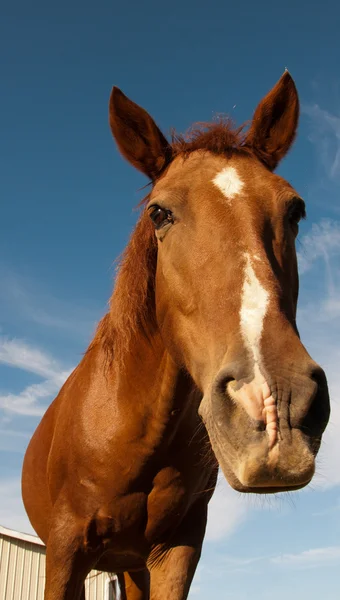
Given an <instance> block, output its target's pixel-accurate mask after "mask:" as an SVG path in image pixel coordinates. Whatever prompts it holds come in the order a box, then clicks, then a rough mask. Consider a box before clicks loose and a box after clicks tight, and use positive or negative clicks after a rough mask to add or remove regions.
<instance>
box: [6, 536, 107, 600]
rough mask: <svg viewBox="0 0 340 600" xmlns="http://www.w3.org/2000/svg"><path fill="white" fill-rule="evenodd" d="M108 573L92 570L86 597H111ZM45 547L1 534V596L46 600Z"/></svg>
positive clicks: (95, 599) (15, 599)
mask: <svg viewBox="0 0 340 600" xmlns="http://www.w3.org/2000/svg"><path fill="white" fill-rule="evenodd" d="M107 580H108V574H107V573H101V572H98V571H91V573H90V574H89V575H88V577H87V579H86V583H85V589H86V600H108V599H109V596H108V594H107V590H106V587H107ZM44 587H45V547H44V546H38V545H37V544H32V543H30V542H26V541H23V540H17V539H15V538H10V537H7V536H3V535H0V600H43V598H44Z"/></svg>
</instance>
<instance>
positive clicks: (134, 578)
mask: <svg viewBox="0 0 340 600" xmlns="http://www.w3.org/2000/svg"><path fill="white" fill-rule="evenodd" d="M118 581H119V587H120V594H121V596H120V597H121V600H149V595H150V575H149V571H148V569H144V570H143V571H132V572H130V573H128V572H125V573H121V574H120V575H118Z"/></svg>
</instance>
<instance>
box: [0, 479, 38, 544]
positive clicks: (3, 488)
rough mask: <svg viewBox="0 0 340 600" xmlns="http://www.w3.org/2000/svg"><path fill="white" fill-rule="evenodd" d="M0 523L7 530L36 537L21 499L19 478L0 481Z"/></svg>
mask: <svg viewBox="0 0 340 600" xmlns="http://www.w3.org/2000/svg"><path fill="white" fill-rule="evenodd" d="M0 499H1V501H0V523H1V525H3V526H4V527H8V528H9V529H15V530H16V531H22V532H25V533H32V534H33V535H36V533H35V531H34V530H33V528H32V526H31V524H30V522H29V520H28V518H27V516H26V511H25V508H24V505H23V503H22V499H21V483H20V478H19V477H18V478H14V477H12V478H4V479H1V480H0Z"/></svg>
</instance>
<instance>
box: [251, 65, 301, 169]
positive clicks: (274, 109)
mask: <svg viewBox="0 0 340 600" xmlns="http://www.w3.org/2000/svg"><path fill="white" fill-rule="evenodd" d="M298 121H299V97H298V93H297V90H296V87H295V83H294V81H293V79H292V77H291V75H290V74H289V73H288V71H285V73H284V74H283V75H282V77H281V79H280V80H279V81H278V82H277V84H276V85H275V86H274V87H273V89H272V90H271V91H270V92H269V94H267V96H265V98H263V100H261V102H260V104H259V105H258V107H257V109H256V111H255V114H254V117H253V120H252V123H251V126H250V129H249V131H248V134H247V137H246V145H247V146H251V147H252V149H253V150H254V152H255V154H257V156H258V157H259V158H260V160H261V161H262V162H264V163H265V164H266V166H267V167H268V168H269V169H270V170H274V169H275V167H276V166H277V165H278V163H279V162H280V160H281V159H282V158H283V157H284V156H285V155H286V154H287V152H288V150H289V148H290V147H291V145H292V143H293V141H294V138H295V134H296V130H297V126H298Z"/></svg>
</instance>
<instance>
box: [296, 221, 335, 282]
mask: <svg viewBox="0 0 340 600" xmlns="http://www.w3.org/2000/svg"><path fill="white" fill-rule="evenodd" d="M338 254H340V222H339V221H333V220H331V219H323V220H322V221H321V222H320V223H313V225H312V228H311V231H310V232H309V233H307V234H306V235H305V236H304V237H303V238H302V240H301V249H300V251H299V252H298V261H299V272H300V273H301V274H302V273H306V272H307V271H310V270H311V268H312V267H313V266H315V262H316V261H318V260H319V259H322V260H323V262H324V265H325V267H326V269H327V271H328V275H329V277H330V278H331V273H330V261H331V259H332V258H334V257H335V256H337V255H338Z"/></svg>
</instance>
